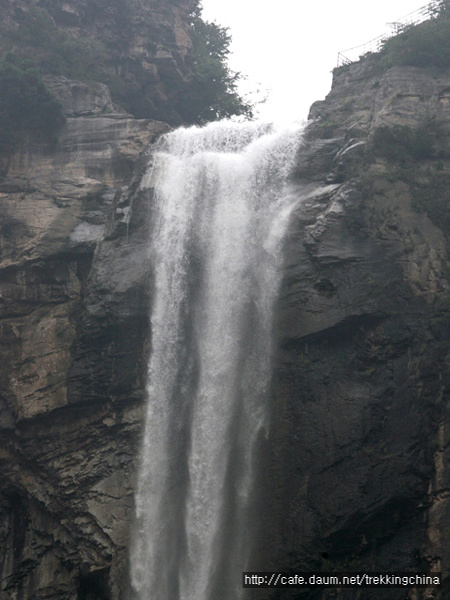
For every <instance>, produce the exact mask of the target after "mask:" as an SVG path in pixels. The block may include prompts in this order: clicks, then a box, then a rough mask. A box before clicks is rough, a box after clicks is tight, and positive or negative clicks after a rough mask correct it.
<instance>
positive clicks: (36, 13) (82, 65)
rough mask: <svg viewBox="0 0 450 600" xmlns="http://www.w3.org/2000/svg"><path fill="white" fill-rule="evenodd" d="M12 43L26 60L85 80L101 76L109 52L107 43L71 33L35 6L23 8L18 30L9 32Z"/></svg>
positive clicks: (47, 70) (43, 67) (43, 69)
mask: <svg viewBox="0 0 450 600" xmlns="http://www.w3.org/2000/svg"><path fill="white" fill-rule="evenodd" d="M7 37H8V45H9V46H10V47H13V48H14V52H15V54H16V55H17V56H18V57H20V58H21V59H22V60H30V59H29V56H30V54H31V53H30V49H31V50H32V51H33V52H32V56H33V63H34V65H35V66H36V67H38V68H39V70H40V71H41V72H42V73H49V74H55V75H66V76H67V77H71V78H74V79H81V80H84V81H86V80H87V81H89V80H99V79H100V75H101V74H102V73H103V65H104V63H105V61H106V59H107V56H108V53H107V49H106V46H105V45H104V44H103V43H102V42H100V41H98V40H95V39H93V38H90V37H78V38H71V37H67V35H65V34H64V33H63V32H61V31H59V30H58V28H57V27H56V25H55V23H54V21H53V19H52V18H51V16H50V15H49V13H48V12H47V11H46V10H45V9H43V8H36V7H33V8H31V9H30V10H29V11H27V12H23V13H22V14H21V17H20V24H19V27H18V28H17V30H16V31H14V32H9V34H8V36H7Z"/></svg>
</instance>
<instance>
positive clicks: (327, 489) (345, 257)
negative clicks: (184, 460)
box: [260, 63, 450, 600]
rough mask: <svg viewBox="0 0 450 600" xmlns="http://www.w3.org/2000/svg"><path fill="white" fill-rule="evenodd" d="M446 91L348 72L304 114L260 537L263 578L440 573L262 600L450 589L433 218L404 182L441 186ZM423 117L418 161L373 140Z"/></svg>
mask: <svg viewBox="0 0 450 600" xmlns="http://www.w3.org/2000/svg"><path fill="white" fill-rule="evenodd" d="M366 67H367V65H366ZM448 83H449V81H448V74H444V73H442V72H440V73H438V72H436V73H430V72H428V71H426V70H421V69H413V68H406V69H397V68H395V69H391V70H390V71H388V72H387V73H384V74H381V75H380V74H378V73H374V74H371V73H370V70H369V71H367V70H365V67H364V63H361V64H355V65H352V66H350V67H348V68H346V69H344V70H343V71H338V72H337V73H336V75H335V81H334V85H333V89H332V91H331V93H330V95H329V96H328V97H327V99H326V100H325V101H324V102H321V103H316V105H313V108H312V111H311V112H312V115H313V116H314V119H315V121H314V122H313V123H312V124H311V125H310V127H309V130H308V131H307V134H306V141H305V149H306V157H305V156H300V159H299V161H298V171H297V177H298V180H299V183H298V184H297V185H298V189H299V194H300V193H302V191H301V190H302V189H303V188H302V185H303V181H304V180H305V179H309V180H311V179H313V180H316V181H317V183H318V185H317V189H316V191H312V192H311V191H309V192H308V193H307V195H306V199H304V200H303V202H301V203H299V207H298V209H297V210H296V212H295V214H294V216H293V219H292V222H291V230H290V232H289V235H288V238H287V241H286V266H285V278H284V283H283V287H282V290H281V294H280V300H279V305H278V313H277V314H278V316H277V327H276V331H277V335H278V351H277V355H276V363H277V367H276V370H275V375H274V383H273V395H272V406H273V409H272V410H273V423H272V429H271V432H270V434H269V440H268V442H267V443H266V452H267V454H266V458H265V461H266V466H265V475H264V477H263V479H264V480H265V482H266V483H265V485H266V488H267V489H268V490H269V492H267V495H266V499H267V501H266V505H265V513H264V514H265V522H266V524H268V527H267V528H266V530H265V535H261V538H260V545H261V548H271V549H272V550H273V549H275V553H274V554H275V558H274V556H273V554H272V556H271V557H270V558H271V560H269V559H267V552H266V553H265V550H262V554H263V557H264V554H265V557H264V558H263V564H268V563H270V564H271V568H273V569H275V570H281V571H283V570H290V569H293V570H297V571H313V572H318V571H328V572H336V571H341V572H344V571H359V572H361V571H368V572H369V571H377V570H378V571H386V572H388V571H394V570H397V571H413V572H422V571H442V572H443V574H444V577H445V583H444V586H443V588H442V589H441V590H438V589H434V590H416V591H412V590H406V591H405V590H398V589H397V590H395V589H390V590H389V589H378V590H375V589H372V590H370V589H366V590H349V589H347V590H340V591H337V590H335V589H334V590H333V589H329V590H324V589H322V590H320V589H316V590H312V589H310V590H308V591H304V592H303V593H302V592H301V591H299V590H295V591H293V590H292V591H288V590H284V591H283V592H281V593H279V595H277V594H276V593H272V594H271V595H270V594H268V595H266V596H264V594H262V593H261V597H271V598H278V597H280V598H308V599H313V598H314V599H316V598H317V599H325V598H327V599H328V598H340V599H354V598H355V599H356V598H364V599H365V598H367V599H369V598H377V599H378V600H380V599H389V600H394V599H399V600H400V599H403V598H446V597H447V595H448V593H449V591H448V589H449V588H448V586H449V583H448V581H449V580H448V578H449V573H450V551H449V547H448V544H447V543H446V542H445V536H446V533H445V532H446V531H447V525H445V523H446V519H447V516H448V510H449V506H448V499H447V498H448V490H449V489H450V487H449V484H450V481H449V472H448V469H447V468H446V466H445V464H446V458H445V457H446V455H447V453H448V447H449V438H448V433H447V432H448V430H449V425H450V423H449V421H448V414H449V413H448V399H449V385H450V372H449V339H450V325H449V324H450V321H449V306H450V304H449V279H448V259H449V254H448V251H449V238H448V230H447V229H446V227H445V225H444V223H445V220H444V219H445V214H446V211H448V210H449V209H448V204H447V205H446V207H445V208H442V215H443V216H442V221H439V219H436V218H434V219H432V220H431V219H430V218H429V216H428V213H427V208H426V207H428V208H429V207H430V205H429V204H420V203H419V201H421V199H422V196H418V194H417V189H418V187H416V184H417V186H419V185H420V184H419V183H418V179H419V180H421V178H423V181H424V190H426V191H424V197H425V196H426V197H427V198H429V197H431V196H433V193H434V192H433V186H434V185H435V180H434V177H437V178H438V177H439V175H438V173H440V172H441V171H440V170H441V169H443V171H444V172H445V176H444V177H446V178H447V181H448V177H449V175H450V172H449V170H448V158H446V159H445V160H443V159H444V157H445V156H447V157H448V154H446V152H448V140H449V131H450V129H449V125H450V123H449V113H448V107H447V102H448V101H447V100H446V94H448V89H449V88H448ZM374 90H375V91H374ZM433 121H434V122H436V123H439V128H440V129H441V131H442V132H444V133H443V135H442V137H441V136H437V138H436V139H435V140H434V142H433V143H435V144H436V146H435V147H434V146H433V148H431V146H430V149H429V150H428V151H427V153H425V155H424V156H418V155H413V150H412V149H410V148H408V147H407V145H405V146H402V153H403V154H402V155H401V156H400V155H398V156H397V155H395V156H393V155H392V154H390V150H389V151H387V150H386V148H382V147H380V146H379V145H377V144H380V139H379V131H380V128H382V127H386V126H387V127H389V128H390V129H388V130H385V129H383V130H382V131H383V132H384V133H385V132H386V131H391V130H392V128H394V127H396V126H397V127H408V128H410V129H411V130H412V131H421V132H423V131H424V130H423V129H422V128H423V127H424V124H425V123H427V124H429V123H430V122H433ZM396 131H397V130H396ZM398 131H402V132H404V131H406V130H405V129H401V130H398ZM438 138H439V139H438ZM443 138H445V139H446V142H445V144H446V148H447V150H442V148H444V146H440V144H443V143H444V142H443ZM410 139H411V140H412V139H414V135H412V134H411V137H410ZM383 140H384V138H383ZM331 148H332V149H333V158H332V160H330V159H329V158H327V159H326V160H324V157H325V156H327V155H328V150H326V151H324V149H331ZM389 148H390V149H391V148H392V146H389ZM310 149H315V152H316V155H315V156H318V158H314V159H312V158H311V157H310V155H309V152H310ZM409 152H411V154H408V153H409ZM313 153H314V150H313ZM310 169H312V170H313V172H312V173H311V172H310ZM320 182H322V183H320ZM439 193H440V194H441V195H442V192H439ZM440 197H441V196H440ZM440 206H441V205H440ZM430 214H431V209H430ZM268 465H270V467H268ZM263 511H264V509H263ZM272 550H271V551H269V554H271V552H272Z"/></svg>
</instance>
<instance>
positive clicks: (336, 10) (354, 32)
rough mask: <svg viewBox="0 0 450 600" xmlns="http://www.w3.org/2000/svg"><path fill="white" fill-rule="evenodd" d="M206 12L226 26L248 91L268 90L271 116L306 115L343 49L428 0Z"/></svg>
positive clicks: (236, 6)
mask: <svg viewBox="0 0 450 600" xmlns="http://www.w3.org/2000/svg"><path fill="white" fill-rule="evenodd" d="M202 3H203V17H204V18H205V19H206V20H208V21H216V22H217V23H218V24H219V25H222V26H225V27H228V28H229V30H230V34H231V36H232V38H233V43H232V51H233V54H232V56H231V58H230V66H231V68H232V69H233V70H235V71H240V72H241V73H243V74H245V75H247V77H248V80H247V82H246V83H245V84H244V85H243V88H242V89H243V90H245V91H247V90H250V91H252V92H254V91H255V90H257V89H258V88H260V89H262V90H263V91H264V90H266V91H267V92H269V99H268V101H267V102H266V104H265V105H264V106H262V107H261V109H260V113H261V116H262V117H263V118H264V119H268V120H297V119H305V118H306V117H307V115H308V110H309V106H310V105H311V104H312V103H313V102H314V101H315V100H321V99H323V98H324V97H325V96H326V94H327V93H328V91H329V89H330V86H331V71H332V69H333V68H334V67H335V66H336V59H337V53H338V52H339V51H342V50H345V49H347V48H351V47H353V46H357V45H359V44H364V43H365V42H367V41H369V40H371V39H372V38H375V37H377V36H379V35H381V34H383V33H385V32H387V31H389V30H390V27H389V25H388V23H391V22H395V21H396V20H398V19H400V18H401V17H404V16H405V15H407V14H409V13H410V12H412V11H415V10H416V9H418V8H421V7H422V6H424V5H426V4H427V2H426V0H425V1H424V0H376V1H375V2H373V1H370V0H308V1H306V2H305V1H302V0H276V1H274V0H270V1H268V0H267V1H264V0H202Z"/></svg>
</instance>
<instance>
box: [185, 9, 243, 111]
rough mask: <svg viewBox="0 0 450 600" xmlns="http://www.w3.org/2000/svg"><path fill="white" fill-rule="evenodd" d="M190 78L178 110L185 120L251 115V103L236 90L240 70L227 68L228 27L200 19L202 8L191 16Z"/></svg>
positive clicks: (228, 50) (228, 51)
mask: <svg viewBox="0 0 450 600" xmlns="http://www.w3.org/2000/svg"><path fill="white" fill-rule="evenodd" d="M191 38H192V44H193V49H192V61H193V64H192V67H193V81H192V83H191V86H190V89H189V91H188V92H187V94H186V95H184V96H183V101H182V103H180V105H179V106H178V110H179V112H180V114H181V115H182V117H183V118H184V120H185V121H187V122H188V123H203V122H207V121H215V120H217V119H222V118H227V117H231V116H233V115H244V116H246V117H249V118H251V117H252V109H251V106H250V104H248V103H247V102H246V101H245V100H243V99H242V98H241V96H240V95H239V93H238V91H237V83H238V81H239V79H240V74H239V73H234V72H232V71H230V69H229V67H228V65H227V58H228V55H229V53H230V49H229V47H230V43H231V38H230V35H229V33H228V29H227V28H225V27H220V26H219V25H217V24H216V23H209V22H207V21H203V19H202V17H201V8H197V9H196V10H195V12H194V13H193V15H192V29H191Z"/></svg>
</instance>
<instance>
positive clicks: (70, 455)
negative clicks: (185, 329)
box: [0, 2, 450, 600]
mask: <svg viewBox="0 0 450 600" xmlns="http://www.w3.org/2000/svg"><path fill="white" fill-rule="evenodd" d="M75 4H76V9H77V11H78V13H77V12H76V11H75ZM169 4H170V7H171V10H172V8H173V9H175V8H176V6H177V4H176V3H168V6H169ZM89 6H91V4H90V3H81V2H80V3H68V4H67V5H66V4H64V6H63V7H62V8H61V9H60V11H61V15H60V18H61V19H65V20H66V22H67V23H78V22H79V19H80V18H81V16H80V15H81V12H80V11H81V9H82V8H83V7H84V9H86V10H87V8H86V7H89ZM114 6H115V4H114ZM149 6H150V4H149ZM166 8H167V6H166ZM84 9H83V10H84ZM55 10H56V9H55ZM58 10H59V9H58ZM161 10H162V8H161ZM74 11H75V12H74ZM107 12H108V11H107ZM108 14H110V13H109V12H108ZM164 14H166V13H164ZM158 56H159V59H160V60H163V59H164V56H163V54H161V53H160V54H159V55H158ZM166 58H167V57H166ZM364 69H365V67H364V66H363V65H359V64H357V65H354V66H352V67H350V68H348V69H345V70H344V71H340V72H338V74H337V76H336V79H335V82H334V86H333V89H332V91H331V93H330V95H329V97H328V98H327V100H325V102H323V103H320V104H316V105H315V106H314V107H313V114H314V117H315V120H314V122H312V123H311V124H310V126H309V127H308V130H307V132H306V136H305V144H304V148H303V150H302V152H301V153H300V154H299V160H298V164H297V169H296V173H295V174H294V177H293V181H292V186H293V193H295V192H296V193H298V194H300V190H302V191H301V194H303V197H302V199H301V202H299V207H298V209H297V211H296V212H295V214H294V215H293V218H292V222H291V225H290V230H289V235H288V236H287V240H286V263H285V272H284V280H283V286H282V289H281V293H280V299H279V303H278V307H277V315H276V331H275V334H276V341H277V350H276V356H275V362H276V368H275V373H274V382H273V397H272V406H273V419H272V428H271V432H270V435H269V438H268V440H267V441H264V442H262V455H263V457H264V460H263V463H264V469H262V471H263V474H261V477H260V482H259V490H260V498H261V506H260V513H261V526H260V527H259V528H258V529H259V531H260V533H261V538H260V544H259V546H258V548H257V550H255V557H256V556H257V555H259V562H260V566H261V567H262V568H264V569H267V568H274V569H275V570H280V569H281V570H283V569H287V568H294V569H300V570H304V569H312V570H315V571H318V570H320V569H323V570H324V571H332V570H339V571H345V570H350V569H355V570H377V569H378V570H390V569H394V568H395V569H396V570H417V571H426V570H429V569H434V570H441V569H442V570H443V571H444V573H445V574H446V576H448V571H449V563H450V550H449V547H448V542H447V539H448V535H447V529H448V522H449V521H448V513H449V503H448V489H450V482H449V473H448V466H447V465H448V461H447V460H446V459H447V454H448V452H449V450H448V449H449V448H450V444H449V440H448V433H447V432H448V431H449V425H450V423H449V416H448V402H447V399H448V391H449V382H450V377H449V367H448V365H449V364H450V362H449V354H448V352H449V349H448V339H449V321H448V307H449V302H448V299H449V298H448V295H449V281H448V232H447V231H445V228H444V227H443V225H442V223H443V222H444V221H443V220H440V219H439V218H438V217H437V213H436V211H435V210H434V209H435V204H432V203H431V204H430V199H435V200H436V202H437V201H438V200H439V199H440V198H441V196H440V194H441V191H440V190H441V189H445V186H444V188H442V186H441V183H440V182H441V181H442V180H443V179H445V177H448V176H449V167H448V161H445V160H444V159H443V156H445V144H448V139H449V136H450V133H449V116H448V110H446V108H445V107H446V102H448V100H447V96H448V89H450V82H449V81H448V74H445V73H442V72H436V73H429V72H427V71H423V70H420V69H405V70H403V69H400V70H399V69H393V70H391V71H389V72H387V73H385V74H384V75H380V74H377V73H371V71H370V69H369V70H367V69H366V70H364ZM49 85H51V86H52V88H53V89H54V91H55V92H56V93H57V94H58V95H59V97H60V98H61V99H62V101H63V103H64V104H65V110H66V113H67V114H68V115H69V117H68V121H67V124H66V126H65V130H64V132H63V134H62V136H61V139H60V142H59V145H58V147H57V149H56V151H55V152H53V153H49V152H48V151H46V150H45V149H42V148H39V147H38V146H35V147H27V148H26V149H24V151H23V152H22V153H20V154H18V155H17V156H15V157H14V160H13V161H12V162H11V168H10V171H9V173H8V177H7V178H6V179H5V180H4V181H3V182H2V183H1V184H0V211H1V230H0V249H1V259H0V293H1V299H0V311H1V312H0V314H1V321H0V329H1V336H0V359H1V364H2V367H3V368H2V371H1V373H0V573H1V584H0V599H1V600H16V599H18V598H23V599H24V600H28V599H30V600H31V599H32V598H53V599H55V600H68V599H70V600H80V599H81V600H87V599H90V598H101V599H109V598H111V599H114V600H118V599H125V598H127V597H128V590H127V571H128V568H127V560H128V559H127V546H128V539H129V533H130V529H131V526H132V523H131V522H132V507H133V489H134V485H135V477H136V457H137V454H138V449H139V439H140V433H141V430H142V425H143V397H144V385H145V377H146V362H147V352H148V349H149V346H150V331H149V325H148V308H149V304H150V297H151V273H149V272H148V267H147V256H146V253H147V236H148V226H149V222H150V218H151V196H150V197H149V196H148V194H147V193H145V194H144V193H143V192H142V190H140V188H139V181H140V178H141V176H142V174H143V172H144V170H145V168H146V165H147V164H148V162H149V160H150V159H151V151H150V147H151V144H152V142H153V141H154V140H155V139H156V138H157V137H158V136H159V135H160V134H161V133H163V132H164V131H165V130H166V129H167V126H166V125H164V124H163V123H159V122H155V121H148V120H136V119H131V118H130V117H129V116H128V115H126V114H124V113H123V112H118V111H117V110H116V107H115V106H114V105H113V103H112V102H111V99H110V96H109V94H108V90H107V89H106V88H105V87H104V86H101V85H100V86H99V85H97V84H93V85H85V84H80V83H79V82H75V81H69V80H64V79H61V78H60V79H54V80H52V81H49ZM416 96H417V97H419V96H420V98H419V99H413V98H416ZM419 106H420V110H419V108H418V107H419ZM430 118H434V119H435V120H436V121H438V122H439V131H441V132H442V136H441V137H439V136H438V137H436V139H434V138H433V140H432V142H433V144H432V148H431V150H430V151H429V154H428V155H427V156H426V157H425V158H417V157H416V156H415V155H414V152H413V149H408V148H407V147H406V146H402V147H401V148H403V150H402V151H403V152H404V155H405V157H406V158H405V160H404V161H403V160H401V157H400V158H396V159H395V160H394V161H392V160H390V159H387V158H386V152H387V150H386V147H384V146H383V145H382V144H381V145H380V136H379V135H378V134H377V131H378V130H379V129H380V127H382V126H388V127H394V126H395V125H402V126H408V127H409V128H410V129H411V131H418V130H419V131H421V129H420V128H422V127H423V126H424V125H425V124H426V123H427V122H428V120H429V119H430ZM411 139H413V138H411ZM377 140H378V142H377ZM442 153H444V154H442ZM395 161H397V162H395ZM305 181H306V182H308V183H309V185H308V186H307V187H306V188H305V185H304V183H305ZM299 183H301V184H302V185H301V186H300V185H298V184H299ZM438 183H439V185H438ZM305 190H306V191H305ZM444 193H445V192H444ZM299 200H300V197H299ZM436 206H441V205H440V204H439V202H437V204H436ZM439 214H441V213H438V215H439ZM444 217H445V212H444V213H442V219H444ZM255 561H256V558H255ZM447 585H448V584H447ZM375 592H376V595H375V596H374V593H373V591H371V590H365V591H363V592H361V594H360V591H358V590H347V591H345V592H344V591H342V593H341V592H339V594H341V595H340V596H339V595H338V596H336V595H334V596H333V594H334V593H335V590H329V591H324V590H318V591H317V592H314V593H312V592H311V594H310V595H309V596H307V597H308V598H311V599H312V598H317V599H320V600H325V598H332V597H339V598H342V599H346V600H347V599H352V600H353V599H355V600H356V598H361V599H369V598H375V597H376V598H377V600H383V599H386V600H397V599H398V600H400V599H403V598H404V597H405V592H404V590H395V589H390V590H381V591H379V590H375ZM426 593H428V592H426ZM426 593H425V595H424V593H422V592H420V591H419V592H418V595H416V598H419V599H422V598H423V599H424V598H431V596H430V595H429V594H428V596H426ZM430 593H431V592H430ZM433 593H434V596H435V598H436V599H438V598H439V599H440V600H444V598H446V597H447V596H448V594H449V592H448V587H447V588H446V587H444V588H443V590H442V591H441V592H438V591H436V590H435V591H434V592H433ZM358 594H360V595H358ZM446 594H447V596H446ZM286 597H288V596H286ZM412 597H413V596H411V598H412Z"/></svg>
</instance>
